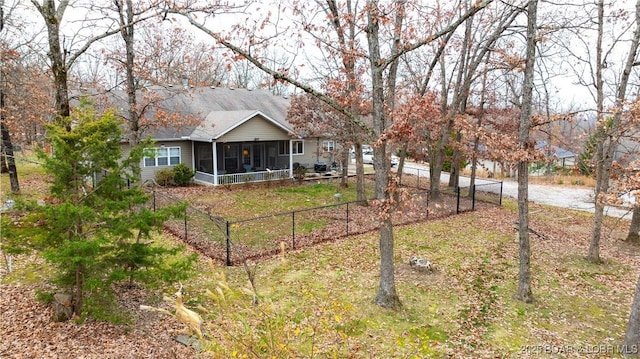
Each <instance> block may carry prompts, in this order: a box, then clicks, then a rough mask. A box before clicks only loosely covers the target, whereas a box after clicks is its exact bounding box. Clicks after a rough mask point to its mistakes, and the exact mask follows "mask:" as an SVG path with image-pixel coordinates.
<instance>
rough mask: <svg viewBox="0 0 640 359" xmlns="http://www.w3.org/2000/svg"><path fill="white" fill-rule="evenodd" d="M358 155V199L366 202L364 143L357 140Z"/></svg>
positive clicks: (356, 153)
mask: <svg viewBox="0 0 640 359" xmlns="http://www.w3.org/2000/svg"><path fill="white" fill-rule="evenodd" d="M353 148H354V150H355V156H356V200H357V201H358V202H359V203H366V201H367V192H366V191H365V186H364V166H363V163H362V143H360V142H357V143H355V144H354V145H353Z"/></svg>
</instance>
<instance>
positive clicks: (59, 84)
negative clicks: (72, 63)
mask: <svg viewBox="0 0 640 359" xmlns="http://www.w3.org/2000/svg"><path fill="white" fill-rule="evenodd" d="M32 1H34V0H32ZM67 4H68V1H62V2H61V3H60V5H59V7H58V8H57V9H56V5H55V1H54V0H45V1H44V4H43V5H42V6H41V7H39V10H40V13H41V15H42V17H43V19H44V20H45V24H46V26H47V39H48V40H49V51H48V55H49V60H51V72H52V73H53V82H54V84H55V107H56V114H57V115H58V116H59V117H69V115H70V114H71V106H70V104H69V87H68V83H67V78H68V75H67V66H66V64H65V57H66V55H67V49H63V48H62V46H61V45H60V22H61V19H62V14H63V13H64V11H65V9H66V6H67ZM67 127H68V126H67ZM68 128H69V127H68Z"/></svg>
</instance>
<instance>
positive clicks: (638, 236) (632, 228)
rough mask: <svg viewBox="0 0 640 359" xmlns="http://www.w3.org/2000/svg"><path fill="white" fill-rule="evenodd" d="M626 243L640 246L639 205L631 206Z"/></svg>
mask: <svg viewBox="0 0 640 359" xmlns="http://www.w3.org/2000/svg"><path fill="white" fill-rule="evenodd" d="M626 241H627V242H630V243H634V244H640V205H639V204H636V205H634V206H633V215H632V216H631V224H630V225H629V233H628V234H627V239H626Z"/></svg>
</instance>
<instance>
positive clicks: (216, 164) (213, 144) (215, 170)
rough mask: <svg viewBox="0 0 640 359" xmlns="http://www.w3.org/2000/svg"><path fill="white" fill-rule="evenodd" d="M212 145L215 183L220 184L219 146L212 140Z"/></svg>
mask: <svg viewBox="0 0 640 359" xmlns="http://www.w3.org/2000/svg"><path fill="white" fill-rule="evenodd" d="M211 146H213V184H214V185H216V186H217V185H218V149H217V148H218V146H216V141H213V140H212V141H211Z"/></svg>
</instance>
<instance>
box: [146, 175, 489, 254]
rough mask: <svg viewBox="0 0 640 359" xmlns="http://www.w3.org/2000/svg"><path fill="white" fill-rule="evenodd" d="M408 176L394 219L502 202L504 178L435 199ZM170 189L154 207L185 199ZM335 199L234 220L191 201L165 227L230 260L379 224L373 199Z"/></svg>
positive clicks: (371, 228) (155, 198) (413, 219)
mask: <svg viewBox="0 0 640 359" xmlns="http://www.w3.org/2000/svg"><path fill="white" fill-rule="evenodd" d="M410 176H411V177H407V183H411V182H414V183H415V184H413V185H412V184H409V185H405V186H404V187H403V188H404V190H405V193H406V195H407V197H408V198H407V200H405V201H404V202H403V206H402V207H401V208H398V209H397V210H396V211H395V213H394V214H393V216H392V221H393V223H394V225H403V224H410V223H416V222H422V221H425V220H428V219H433V218H441V217H446V216H450V215H454V214H459V213H463V212H468V211H473V210H475V209H477V208H478V207H479V206H487V205H491V204H492V203H493V204H501V203H502V182H500V181H493V180H491V181H486V180H483V181H482V182H481V183H477V184H474V185H473V186H467V187H457V188H454V189H450V188H446V187H445V188H443V190H442V193H441V195H440V197H439V198H437V199H435V198H432V197H431V195H430V193H429V190H428V189H426V188H425V189H423V188H421V186H420V185H419V183H420V182H418V181H424V182H423V183H424V184H427V185H428V183H427V182H426V181H425V180H424V179H421V178H420V176H413V175H410ZM403 184H404V181H403ZM301 185H303V184H301ZM169 192H170V191H165V190H162V191H154V192H153V198H152V201H153V202H152V203H153V206H154V208H155V207H157V206H165V205H169V204H172V203H175V202H176V201H180V200H181V199H179V198H175V197H172V196H171V195H170V194H169ZM336 201H337V202H336V203H335V204H331V205H325V206H321V207H314V208H306V209H300V210H296V211H289V212H282V213H275V214H270V215H265V216H259V217H254V218H245V219H240V220H233V221H232V220H227V219H225V218H222V217H217V216H215V215H212V214H211V213H208V212H206V211H203V210H200V209H197V208H194V207H191V206H188V207H187V210H186V215H185V216H184V218H183V219H180V220H175V219H174V220H170V221H168V222H167V223H166V224H165V228H166V229H167V230H169V231H170V232H171V233H173V234H174V235H176V236H178V237H180V238H181V239H182V240H183V241H184V242H185V243H187V244H189V245H191V246H193V247H194V248H196V249H197V250H199V251H200V252H201V253H203V254H205V255H207V256H209V257H211V258H213V259H215V260H218V261H221V262H224V263H226V265H235V264H238V263H242V262H243V261H244V260H247V259H257V258H262V257H268V256H272V255H275V254H277V253H279V252H280V251H281V250H282V249H283V248H284V249H285V250H287V251H288V250H292V249H298V248H304V247H309V246H312V245H315V244H318V243H323V242H328V241H333V240H337V239H340V238H344V237H349V236H352V235H356V234H362V233H367V232H371V231H374V230H376V229H378V224H379V220H378V218H380V217H379V213H378V212H377V209H376V206H375V201H367V202H366V203H364V204H363V203H357V202H339V201H338V199H336ZM434 201H437V202H438V203H437V205H431V204H432V203H431V202H434Z"/></svg>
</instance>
